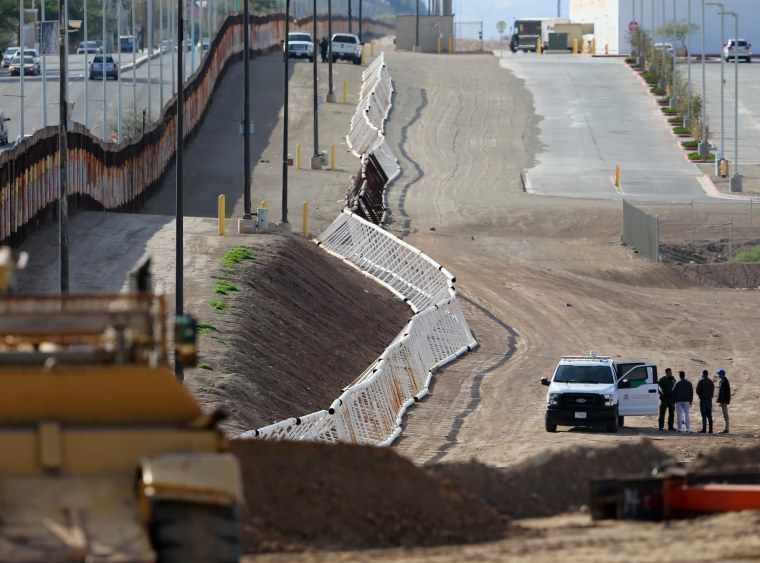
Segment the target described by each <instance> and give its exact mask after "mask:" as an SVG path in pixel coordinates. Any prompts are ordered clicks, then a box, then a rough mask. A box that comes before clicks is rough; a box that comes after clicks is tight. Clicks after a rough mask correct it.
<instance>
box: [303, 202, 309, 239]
mask: <svg viewBox="0 0 760 563" xmlns="http://www.w3.org/2000/svg"><path fill="white" fill-rule="evenodd" d="M308 236H309V203H308V202H306V201H304V202H303V237H304V238H306V237H308Z"/></svg>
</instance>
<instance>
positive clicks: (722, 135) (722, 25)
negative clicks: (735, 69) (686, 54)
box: [705, 2, 726, 176]
mask: <svg viewBox="0 0 760 563" xmlns="http://www.w3.org/2000/svg"><path fill="white" fill-rule="evenodd" d="M705 6H720V10H719V11H718V14H720V44H721V45H724V44H725V39H724V37H725V34H726V33H725V17H724V15H723V11H724V10H725V6H724V5H723V2H707V3H706V4H705ZM723 69H724V65H723V56H722V55H721V57H720V148H719V149H718V154H717V155H715V175H716V176H720V164H721V161H722V160H723V154H724V153H723V151H725V150H726V149H725V147H726V137H725V132H726V122H725V110H724V102H723V100H724V94H723V90H724V88H725V85H726V79H725V75H724V71H723Z"/></svg>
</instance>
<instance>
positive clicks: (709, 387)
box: [697, 369, 715, 434]
mask: <svg viewBox="0 0 760 563" xmlns="http://www.w3.org/2000/svg"><path fill="white" fill-rule="evenodd" d="M714 394H715V383H713V382H712V380H711V379H710V374H709V373H707V370H706V369H703V370H702V379H700V380H699V383H697V397H699V414H701V415H702V430H700V431H699V432H700V433H701V434H705V433H709V434H712V433H713V419H712V400H713V395H714ZM708 425H709V428H710V429H709V430H708V429H707V428H708Z"/></svg>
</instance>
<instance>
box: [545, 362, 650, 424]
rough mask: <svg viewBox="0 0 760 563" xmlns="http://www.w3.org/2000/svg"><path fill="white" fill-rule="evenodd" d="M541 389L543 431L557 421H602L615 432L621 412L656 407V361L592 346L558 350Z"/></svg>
mask: <svg viewBox="0 0 760 563" xmlns="http://www.w3.org/2000/svg"><path fill="white" fill-rule="evenodd" d="M541 383H542V384H543V385H547V386H548V387H549V391H548V392H547V393H546V431H547V432H556V430H557V426H560V425H561V426H604V427H606V429H607V430H608V431H609V432H617V431H618V429H619V427H620V426H623V422H624V418H625V417H626V416H652V415H656V414H657V413H658V410H659V408H658V407H659V405H658V403H659V395H658V386H657V366H656V365H654V364H650V363H647V362H615V361H613V360H612V359H611V358H610V357H609V356H599V355H597V354H596V353H594V352H592V353H591V355H589V356H563V357H562V358H561V359H560V361H559V363H558V364H557V367H556V369H555V370H554V375H553V376H552V378H551V381H549V380H548V379H547V378H546V377H542V378H541Z"/></svg>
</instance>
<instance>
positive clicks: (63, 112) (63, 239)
mask: <svg viewBox="0 0 760 563" xmlns="http://www.w3.org/2000/svg"><path fill="white" fill-rule="evenodd" d="M65 6H66V4H65V0H59V1H58V34H59V37H58V39H59V42H58V60H59V65H60V70H59V72H60V88H59V89H58V94H59V95H58V104H59V107H58V111H59V113H58V173H59V188H60V191H59V193H58V263H59V273H60V289H61V293H62V294H64V293H68V292H69V146H68V137H67V134H68V132H67V128H68V121H69V104H68V102H67V100H66V43H67V41H66V39H67V35H68V34H67V30H68V27H69V18H68V14H67V12H66V8H65ZM22 23H23V20H22ZM19 46H20V47H21V61H20V62H21V80H22V82H21V84H22V86H23V84H24V82H23V80H24V43H23V42H19ZM22 92H23V91H22ZM22 95H23V94H22ZM22 100H23V98H22ZM21 115H23V113H22V114H21ZM22 135H23V129H22Z"/></svg>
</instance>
